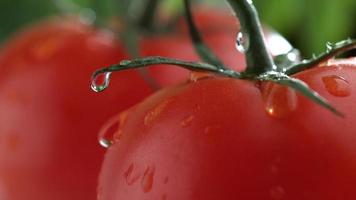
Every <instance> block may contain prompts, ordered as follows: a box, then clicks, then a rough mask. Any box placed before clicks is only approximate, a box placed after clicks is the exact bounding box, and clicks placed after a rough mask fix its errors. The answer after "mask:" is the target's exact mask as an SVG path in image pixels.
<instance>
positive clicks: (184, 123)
mask: <svg viewBox="0 0 356 200" xmlns="http://www.w3.org/2000/svg"><path fill="white" fill-rule="evenodd" d="M193 119H194V116H193V115H190V116H188V117H186V118H184V119H183V120H182V121H181V123H180V125H181V126H182V127H187V126H190V125H191V124H192V122H193Z"/></svg>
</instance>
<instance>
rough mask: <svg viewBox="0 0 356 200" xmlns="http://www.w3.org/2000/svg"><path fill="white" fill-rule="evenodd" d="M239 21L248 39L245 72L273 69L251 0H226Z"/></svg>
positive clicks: (259, 72)
mask: <svg viewBox="0 0 356 200" xmlns="http://www.w3.org/2000/svg"><path fill="white" fill-rule="evenodd" d="M227 1H228V2H229V3H230V5H231V7H232V9H233V10H234V11H235V13H236V14H237V17H238V18H239V21H240V26H241V31H242V32H241V33H242V36H243V37H245V39H247V40H248V47H246V49H245V55H246V62H247V69H246V73H249V74H254V75H258V74H261V73H263V72H266V71H271V70H274V69H275V65H274V62H273V59H272V57H271V55H270V54H269V53H268V51H267V47H266V44H265V41H264V38H263V32H262V27H261V23H260V20H259V19H258V14H257V11H256V8H255V6H254V5H253V3H252V0H227Z"/></svg>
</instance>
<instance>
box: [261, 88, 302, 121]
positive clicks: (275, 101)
mask: <svg viewBox="0 0 356 200" xmlns="http://www.w3.org/2000/svg"><path fill="white" fill-rule="evenodd" d="M262 94H263V99H264V103H265V109H266V112H267V114H268V115H270V116H272V117H276V118H284V117H286V116H288V115H289V114H290V113H291V112H292V111H294V110H295V109H296V108H297V94H296V92H295V91H294V90H293V89H291V88H289V87H286V86H281V85H277V84H273V83H267V85H265V86H264V87H263V89H262Z"/></svg>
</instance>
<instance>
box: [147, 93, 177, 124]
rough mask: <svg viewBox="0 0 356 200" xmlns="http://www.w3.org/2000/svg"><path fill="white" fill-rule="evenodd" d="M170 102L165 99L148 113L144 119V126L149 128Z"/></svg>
mask: <svg viewBox="0 0 356 200" xmlns="http://www.w3.org/2000/svg"><path fill="white" fill-rule="evenodd" d="M170 102H171V100H168V99H166V100H164V101H162V102H161V103H160V104H158V105H157V106H155V107H154V108H153V109H152V110H151V111H149V112H148V113H147V114H146V116H145V118H144V125H145V126H149V125H150V124H152V122H154V121H155V119H156V118H157V117H158V116H159V115H160V114H161V113H162V111H163V110H164V109H165V108H166V106H167V105H168V104H169V103H170Z"/></svg>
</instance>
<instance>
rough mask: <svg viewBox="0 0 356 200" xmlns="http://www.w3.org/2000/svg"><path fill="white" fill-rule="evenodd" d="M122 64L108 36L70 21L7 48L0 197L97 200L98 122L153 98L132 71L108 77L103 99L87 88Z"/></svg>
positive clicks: (1, 73) (1, 63) (1, 59)
mask: <svg viewBox="0 0 356 200" xmlns="http://www.w3.org/2000/svg"><path fill="white" fill-rule="evenodd" d="M125 58H127V55H126V53H125V51H124V50H123V48H122V47H121V45H120V44H118V43H117V41H115V40H114V37H113V35H111V34H110V33H108V32H105V31H97V30H93V28H91V27H90V26H87V25H84V24H81V23H80V22H78V21H77V20H73V19H70V20H67V19H62V18H61V19H56V20H50V21H48V22H44V23H40V24H38V25H35V26H33V27H30V28H28V29H27V30H26V31H24V32H22V33H20V34H18V35H17V36H16V37H14V38H12V39H11V40H9V41H8V42H7V44H5V46H4V48H3V52H2V54H1V55H0V110H1V112H0V199H4V198H1V197H3V196H6V198H5V199H6V200H20V199H27V200H35V199H36V200H39V199H41V200H57V199H58V200H64V199H66V200H78V199H86V200H90V199H92V200H94V199H96V192H95V191H96V185H97V174H98V172H99V168H100V165H101V161H102V156H103V153H104V152H103V150H102V149H101V148H100V147H99V145H98V142H97V131H98V130H99V128H100V124H101V123H102V122H104V121H105V119H107V118H108V117H109V116H111V115H113V114H114V112H117V110H123V109H126V108H128V107H130V106H132V105H133V104H135V103H136V102H138V101H140V100H142V99H143V98H144V97H145V96H147V95H148V94H150V93H151V89H150V88H149V87H148V85H147V83H146V82H145V81H144V80H143V79H142V77H140V75H139V74H138V73H137V72H136V71H128V72H124V73H123V74H120V75H117V76H115V77H113V78H114V79H116V80H114V82H113V83H112V84H113V90H111V91H107V92H105V93H104V94H103V95H97V94H95V93H93V92H92V91H91V90H90V88H89V84H90V77H91V73H92V72H93V71H94V70H95V69H96V68H97V67H98V66H105V65H109V64H113V63H116V62H117V61H118V60H121V59H125ZM128 86H130V87H128ZM132 87H135V88H139V89H137V90H131V89H130V88H132Z"/></svg>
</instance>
